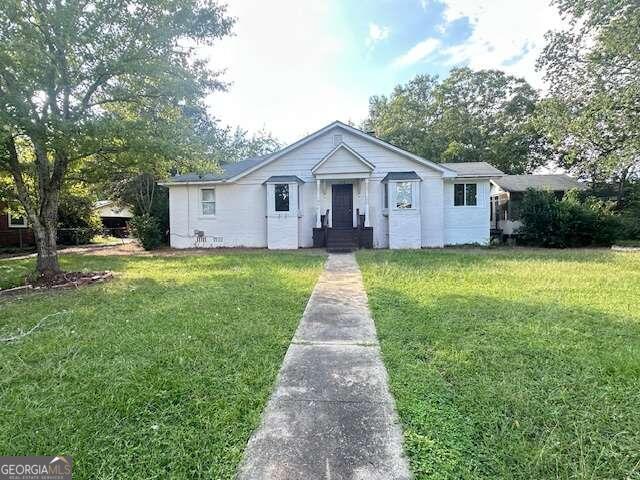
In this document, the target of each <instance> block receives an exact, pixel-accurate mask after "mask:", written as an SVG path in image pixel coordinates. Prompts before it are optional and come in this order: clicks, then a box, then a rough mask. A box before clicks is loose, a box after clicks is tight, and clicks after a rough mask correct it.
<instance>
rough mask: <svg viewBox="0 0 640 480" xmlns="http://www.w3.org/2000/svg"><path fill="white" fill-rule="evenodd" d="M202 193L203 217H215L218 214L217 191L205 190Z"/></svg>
mask: <svg viewBox="0 0 640 480" xmlns="http://www.w3.org/2000/svg"><path fill="white" fill-rule="evenodd" d="M201 192H202V215H205V216H213V215H215V214H216V189H215V188H203V189H202V190H201Z"/></svg>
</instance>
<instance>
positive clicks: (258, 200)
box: [170, 126, 489, 248]
mask: <svg viewBox="0 0 640 480" xmlns="http://www.w3.org/2000/svg"><path fill="white" fill-rule="evenodd" d="M335 133H341V134H342V136H343V141H344V143H345V144H347V145H348V146H349V147H351V148H352V149H353V150H355V151H356V152H358V154H359V155H362V157H364V158H365V159H366V160H367V161H368V162H370V163H371V164H373V165H374V166H375V169H374V170H373V172H371V177H370V179H369V218H370V224H371V226H372V227H373V241H374V247H376V248H387V247H389V238H390V235H391V236H393V235H395V237H394V239H397V241H398V242H400V241H402V242H406V243H407V245H411V246H412V247H413V246H417V247H419V246H423V247H441V246H443V245H445V244H459V243H487V242H488V240H489V182H488V181H487V180H478V182H477V183H478V202H479V204H478V206H477V207H453V187H452V182H450V181H447V182H443V179H442V176H441V174H440V172H438V171H437V170H434V169H433V168H430V167H428V166H425V165H422V164H420V163H417V162H415V161H413V160H411V159H409V158H407V157H405V156H403V155H400V154H398V153H395V152H393V151H391V150H389V149H387V148H384V147H382V146H380V145H377V144H375V143H373V142H371V141H369V140H367V139H366V138H361V137H359V136H355V135H353V134H351V133H350V132H348V131H346V130H343V129H341V128H340V127H338V126H337V127H335V128H334V129H331V130H330V131H328V132H326V133H325V134H324V135H322V136H320V137H318V138H316V139H314V140H313V141H311V142H309V143H307V144H305V145H302V146H301V147H299V148H297V149H295V150H293V151H291V152H289V153H287V154H285V155H283V156H282V157H280V158H278V159H276V160H275V161H273V162H272V163H269V164H267V165H265V166H263V167H261V168H259V169H257V170H255V171H253V172H252V173H250V174H248V175H246V176H245V177H242V178H240V179H239V180H238V181H237V182H235V183H232V184H222V185H216V186H215V188H216V215H215V217H204V216H202V215H201V214H200V213H201V206H200V188H202V186H199V185H198V186H196V185H192V186H184V185H177V186H171V187H170V220H171V245H172V246H173V247H176V248H190V247H194V246H196V243H195V238H194V233H193V232H194V230H202V231H204V232H205V236H206V238H207V239H208V241H207V243H206V244H205V245H202V246H211V247H214V246H226V247H239V246H245V247H267V246H268V245H269V246H272V248H275V247H273V246H275V245H280V246H279V247H278V248H292V247H294V246H295V244H297V245H298V246H301V247H310V246H312V244H313V236H312V235H313V228H314V227H315V225H316V179H315V177H314V175H313V174H312V173H311V168H313V167H314V166H315V165H316V164H317V163H318V162H320V160H321V159H322V158H324V157H325V156H326V155H327V154H328V153H329V152H330V151H331V150H333V149H334V148H335V145H334V143H333V135H334V134H335ZM329 162H332V163H331V164H329V166H327V169H328V168H329V167H330V168H331V171H335V169H336V168H337V167H338V166H341V168H343V169H344V170H345V171H347V172H349V171H353V169H358V170H357V171H358V172H363V171H367V169H366V167H365V166H364V165H363V164H362V163H361V162H360V161H358V160H357V159H356V158H355V157H354V156H353V155H351V154H350V153H349V152H347V151H346V150H344V149H341V150H338V151H337V152H336V155H334V157H332V158H330V159H328V160H327V162H326V163H325V164H323V166H322V167H325V165H326V164H327V163H329ZM327 171H328V170H327ZM390 171H392V172H400V171H415V172H416V173H417V174H418V175H419V176H420V178H421V179H422V182H420V183H419V195H418V196H419V199H420V203H419V205H420V208H419V209H418V210H417V211H416V212H413V213H414V214H415V215H414V217H411V215H408V216H407V218H402V219H400V218H398V219H397V220H398V222H396V223H395V232H394V231H393V229H394V223H393V221H391V222H390V221H389V218H388V217H387V216H385V215H384V212H383V198H382V196H383V191H384V190H383V184H382V183H381V180H382V179H383V178H384V176H385V175H386V174H387V173H388V172H390ZM274 175H295V176H297V177H299V178H300V179H302V180H303V181H304V182H305V183H304V185H300V187H299V192H300V203H299V205H300V211H299V212H298V214H297V215H289V216H287V217H286V221H285V222H284V223H281V224H279V226H276V224H275V223H273V222H272V224H271V225H270V226H269V228H268V227H267V225H268V223H269V222H268V219H267V193H266V190H267V186H265V185H263V183H264V182H265V180H266V179H267V178H269V177H271V176H274ZM341 181H342V182H345V183H352V184H353V195H354V201H353V207H354V222H355V212H356V209H360V212H361V213H362V214H363V213H364V210H365V192H364V181H363V180H360V179H355V180H341ZM322 184H323V187H322V189H321V213H323V214H324V212H325V211H326V210H327V209H331V182H329V181H323V182H322ZM283 218H285V217H284V216H282V217H281V218H279V220H282V219H283ZM296 232H297V234H296ZM403 235H404V236H405V237H407V238H406V239H404V240H403V239H402V236H403ZM214 237H221V241H218V242H214V241H213V240H211V239H213V238H214ZM285 237H286V238H285ZM296 237H297V239H296ZM216 240H220V238H216ZM394 241H395V240H394ZM198 246H200V245H198Z"/></svg>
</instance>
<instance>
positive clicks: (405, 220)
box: [389, 182, 422, 249]
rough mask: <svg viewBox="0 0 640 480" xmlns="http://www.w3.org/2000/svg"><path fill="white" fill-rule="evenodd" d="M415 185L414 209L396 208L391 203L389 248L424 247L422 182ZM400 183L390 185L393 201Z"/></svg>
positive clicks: (412, 202)
mask: <svg viewBox="0 0 640 480" xmlns="http://www.w3.org/2000/svg"><path fill="white" fill-rule="evenodd" d="M411 184H412V185H413V188H412V193H413V198H412V201H411V204H412V208H407V209H399V208H396V205H395V202H394V201H390V202H389V248H391V249H400V248H420V247H421V246H422V229H421V226H420V223H421V222H420V217H421V208H420V207H421V202H420V182H411ZM397 185H398V183H396V182H391V183H389V195H390V197H391V200H393V199H394V198H395V193H396V187H397Z"/></svg>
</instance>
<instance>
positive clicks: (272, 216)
mask: <svg viewBox="0 0 640 480" xmlns="http://www.w3.org/2000/svg"><path fill="white" fill-rule="evenodd" d="M266 190H267V198H266V200H265V201H266V203H267V247H268V248H270V249H292V248H298V246H299V241H298V233H299V230H298V215H299V212H298V184H297V183H290V184H289V211H288V212H276V209H275V185H274V184H268V185H267V189H266Z"/></svg>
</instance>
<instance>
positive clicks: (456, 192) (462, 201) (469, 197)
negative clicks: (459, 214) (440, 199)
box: [453, 183, 478, 207]
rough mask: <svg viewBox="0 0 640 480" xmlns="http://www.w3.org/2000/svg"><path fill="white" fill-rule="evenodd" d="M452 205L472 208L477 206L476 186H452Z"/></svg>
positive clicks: (459, 184) (467, 184)
mask: <svg viewBox="0 0 640 480" xmlns="http://www.w3.org/2000/svg"><path fill="white" fill-rule="evenodd" d="M453 205H454V206H456V207H464V206H467V207H474V206H476V205H478V185H477V184H475V183H456V184H454V185H453Z"/></svg>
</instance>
